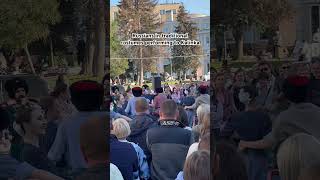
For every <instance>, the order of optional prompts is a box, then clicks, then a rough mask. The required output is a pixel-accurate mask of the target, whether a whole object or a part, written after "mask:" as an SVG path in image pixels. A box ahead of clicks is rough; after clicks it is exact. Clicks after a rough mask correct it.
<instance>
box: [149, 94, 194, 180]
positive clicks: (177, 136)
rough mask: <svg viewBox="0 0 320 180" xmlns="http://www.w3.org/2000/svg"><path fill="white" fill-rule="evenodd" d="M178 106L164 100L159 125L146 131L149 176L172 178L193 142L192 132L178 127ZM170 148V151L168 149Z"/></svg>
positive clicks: (162, 178)
mask: <svg viewBox="0 0 320 180" xmlns="http://www.w3.org/2000/svg"><path fill="white" fill-rule="evenodd" d="M178 113H179V112H178V107H177V104H176V103H175V102H174V101H173V100H166V101H164V102H163V103H162V104H161V107H160V113H159V114H160V119H159V122H160V126H159V127H155V128H151V129H149V130H148V131H147V135H146V142H147V146H148V148H149V150H150V152H151V155H152V162H151V167H150V168H151V178H152V179H153V180H169V179H174V178H175V177H176V176H177V174H178V173H179V172H180V171H182V169H183V164H184V161H185V158H186V155H187V152H188V148H189V146H190V145H191V144H192V143H193V142H194V138H193V135H192V132H191V131H189V130H186V129H183V128H181V127H180V123H179V122H178V121H177V117H178V115H179V114H178ZM168 149H170V151H168Z"/></svg>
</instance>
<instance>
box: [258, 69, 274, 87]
mask: <svg viewBox="0 0 320 180" xmlns="http://www.w3.org/2000/svg"><path fill="white" fill-rule="evenodd" d="M270 78H271V77H270V76H269V74H267V73H264V72H261V73H260V74H259V76H258V88H259V89H260V90H268V89H269V86H270Z"/></svg>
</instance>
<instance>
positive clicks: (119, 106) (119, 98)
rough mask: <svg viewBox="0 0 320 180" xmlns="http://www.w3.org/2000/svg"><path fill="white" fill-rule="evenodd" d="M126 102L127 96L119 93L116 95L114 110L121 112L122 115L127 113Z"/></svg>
mask: <svg viewBox="0 0 320 180" xmlns="http://www.w3.org/2000/svg"><path fill="white" fill-rule="evenodd" d="M124 104H125V98H124V96H123V94H118V95H116V96H114V105H113V110H114V112H116V113H119V114H121V115H126V112H125V106H124Z"/></svg>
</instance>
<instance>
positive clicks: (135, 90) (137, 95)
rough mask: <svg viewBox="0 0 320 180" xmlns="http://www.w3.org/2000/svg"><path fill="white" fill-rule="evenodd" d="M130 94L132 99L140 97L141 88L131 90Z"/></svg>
mask: <svg viewBox="0 0 320 180" xmlns="http://www.w3.org/2000/svg"><path fill="white" fill-rule="evenodd" d="M132 94H133V96H134V97H140V96H141V95H142V88H141V87H134V88H132Z"/></svg>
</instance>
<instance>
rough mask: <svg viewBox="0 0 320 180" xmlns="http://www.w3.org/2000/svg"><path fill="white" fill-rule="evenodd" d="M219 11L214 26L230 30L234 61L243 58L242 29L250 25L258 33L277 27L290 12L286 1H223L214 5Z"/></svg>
mask: <svg viewBox="0 0 320 180" xmlns="http://www.w3.org/2000/svg"><path fill="white" fill-rule="evenodd" d="M216 4H217V5H218V7H217V8H216V9H220V11H217V13H216V16H215V17H214V19H215V21H216V24H217V25H219V24H224V25H225V26H226V27H227V28H228V29H230V30H232V33H233V37H234V39H235V41H236V45H237V55H236V59H242V58H243V40H244V29H245V28H247V27H250V26H252V25H254V26H257V27H258V29H260V31H264V30H265V29H266V28H271V29H273V30H275V29H277V28H278V27H279V24H280V22H281V20H283V18H285V17H287V16H288V15H289V12H290V9H291V8H290V3H289V1H288V0H224V1H219V3H218V2H217V3H216Z"/></svg>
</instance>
